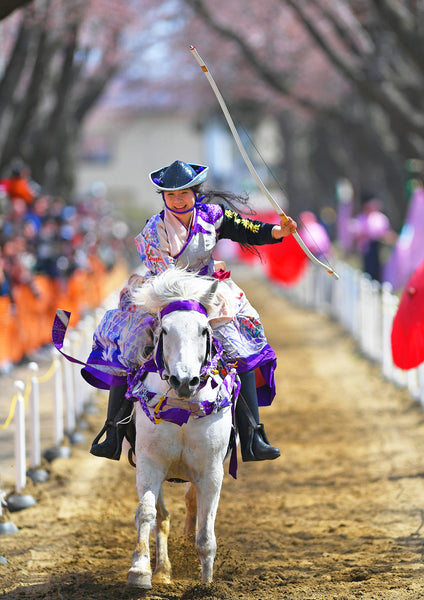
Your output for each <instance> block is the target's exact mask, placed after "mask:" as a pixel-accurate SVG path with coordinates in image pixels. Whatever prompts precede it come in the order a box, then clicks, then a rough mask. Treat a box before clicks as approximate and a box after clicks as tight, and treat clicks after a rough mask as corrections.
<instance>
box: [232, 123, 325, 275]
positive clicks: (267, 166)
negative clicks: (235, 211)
mask: <svg viewBox="0 0 424 600" xmlns="http://www.w3.org/2000/svg"><path fill="white" fill-rule="evenodd" d="M234 121H235V122H236V126H237V127H238V128H240V129H241V130H242V131H243V133H244V135H245V136H246V138H247V139H248V140H249V143H250V145H251V146H252V148H254V150H255V152H256V154H257V155H258V156H259V158H260V159H261V161H262V164H263V165H264V167H265V168H266V170H267V171H268V173H269V174H270V175H271V177H272V178H273V180H274V181H275V183H276V184H277V187H278V189H279V190H280V191H281V192H282V194H283V196H284V198H285V199H286V200H287V201H288V195H287V191H286V189H285V187H284V185H283V184H282V183H281V181H280V180H279V179H278V177H277V176H276V175H275V173H274V171H273V170H272V169H271V167H270V166H269V164H268V163H267V162H266V160H265V159H264V157H263V156H262V154H261V152H260V150H259V148H258V147H257V146H256V144H255V142H254V141H253V139H252V138H251V136H250V135H249V133H248V131H247V130H246V128H245V127H244V126H243V124H242V123H241V122H240V121H239V120H238V119H234ZM298 218H299V220H300V224H301V225H302V227H303V228H304V229H305V231H306V232H307V233H308V235H309V237H310V239H311V240H312V241H313V242H314V244H315V246H316V248H318V250H319V252H320V254H321V256H324V257H325V260H326V261H327V263H328V266H329V267H331V268H333V265H332V264H331V261H330V260H328V257H327V255H326V253H325V252H324V251H323V250H322V248H321V247H320V245H319V244H318V242H316V241H315V240H314V236H313V235H312V234H311V232H310V230H309V229H308V226H307V225H306V223H305V222H304V221H303V219H302V218H301V217H300V216H299V217H298Z"/></svg>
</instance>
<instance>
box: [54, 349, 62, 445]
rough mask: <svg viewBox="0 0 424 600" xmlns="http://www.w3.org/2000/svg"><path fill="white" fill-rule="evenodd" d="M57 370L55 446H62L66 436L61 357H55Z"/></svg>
mask: <svg viewBox="0 0 424 600" xmlns="http://www.w3.org/2000/svg"><path fill="white" fill-rule="evenodd" d="M54 362H55V365H56V370H55V373H54V402H53V418H54V424H53V428H54V429H53V440H54V446H55V447H56V448H58V447H59V446H61V444H62V442H63V438H64V431H63V377H62V364H61V361H60V360H59V358H57V357H56V358H55V359H54Z"/></svg>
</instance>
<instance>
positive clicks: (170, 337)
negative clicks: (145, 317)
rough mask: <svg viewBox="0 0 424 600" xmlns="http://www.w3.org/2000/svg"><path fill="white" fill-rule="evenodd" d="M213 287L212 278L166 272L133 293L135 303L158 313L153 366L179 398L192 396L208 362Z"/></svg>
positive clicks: (171, 270) (183, 272) (178, 272)
mask: <svg viewBox="0 0 424 600" xmlns="http://www.w3.org/2000/svg"><path fill="white" fill-rule="evenodd" d="M217 285H218V280H216V279H215V280H213V279H211V278H204V277H199V276H196V275H194V274H192V273H187V272H186V271H183V270H177V269H170V270H168V271H166V272H165V273H163V274H161V275H158V276H156V277H152V278H150V279H149V280H147V282H146V283H145V284H144V285H143V286H142V288H141V289H140V290H137V291H136V292H135V293H134V299H135V301H136V302H137V303H140V304H142V305H143V306H146V307H147V308H148V309H149V310H150V311H152V312H153V311H158V312H159V315H160V321H159V322H160V324H159V328H158V331H157V332H156V334H157V345H156V363H157V364H158V366H159V367H160V370H161V373H162V377H163V378H164V379H166V380H167V381H168V382H169V385H170V386H171V387H172V388H173V389H174V390H175V392H176V393H177V395H178V396H179V397H180V398H190V397H192V396H193V395H194V394H195V393H196V391H197V389H198V387H199V384H200V380H201V371H202V367H203V366H204V365H205V363H206V362H207V361H208V360H209V356H210V350H211V345H212V331H211V327H210V325H209V320H208V309H209V307H211V306H212V304H213V302H214V299H215V294H216V289H217ZM188 298H189V299H188Z"/></svg>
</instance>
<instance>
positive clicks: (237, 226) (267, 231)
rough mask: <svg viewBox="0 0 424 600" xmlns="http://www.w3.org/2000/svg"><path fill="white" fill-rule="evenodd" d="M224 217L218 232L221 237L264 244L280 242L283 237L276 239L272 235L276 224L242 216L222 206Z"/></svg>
mask: <svg viewBox="0 0 424 600" xmlns="http://www.w3.org/2000/svg"><path fill="white" fill-rule="evenodd" d="M222 210H223V213H224V215H223V219H222V224H221V227H220V229H219V232H218V237H219V239H228V240H232V241H233V242H238V243H239V244H249V245H251V246H263V245H264V244H276V243H277V244H278V243H279V242H281V241H282V238H281V239H279V240H276V239H274V238H273V237H272V228H273V227H274V225H271V224H270V223H263V222H262V221H255V220H253V219H247V218H245V217H242V216H241V215H239V214H238V213H236V212H234V211H232V210H230V209H228V208H225V207H224V206H223V207H222Z"/></svg>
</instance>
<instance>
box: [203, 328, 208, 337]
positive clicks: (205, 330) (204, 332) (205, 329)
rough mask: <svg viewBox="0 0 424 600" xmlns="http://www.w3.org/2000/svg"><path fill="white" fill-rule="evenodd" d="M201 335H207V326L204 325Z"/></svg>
mask: <svg viewBox="0 0 424 600" xmlns="http://www.w3.org/2000/svg"><path fill="white" fill-rule="evenodd" d="M202 335H203V337H205V336H207V335H208V328H207V327H205V328H204V330H203V331H202Z"/></svg>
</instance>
